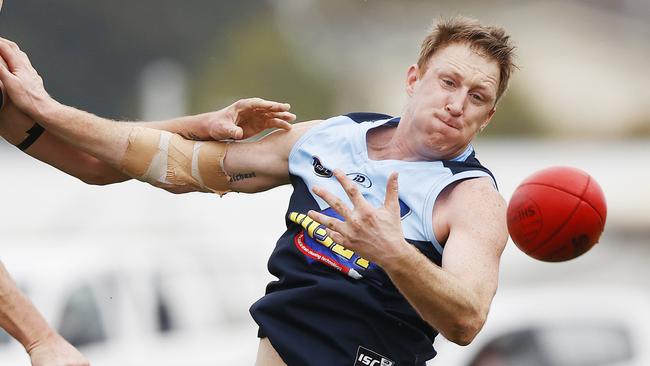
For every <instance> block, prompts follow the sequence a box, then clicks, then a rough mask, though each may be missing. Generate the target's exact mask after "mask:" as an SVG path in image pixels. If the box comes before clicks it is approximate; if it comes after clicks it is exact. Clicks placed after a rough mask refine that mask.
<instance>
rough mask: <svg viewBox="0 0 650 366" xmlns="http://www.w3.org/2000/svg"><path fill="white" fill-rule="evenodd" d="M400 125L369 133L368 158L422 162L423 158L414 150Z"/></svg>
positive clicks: (373, 130)
mask: <svg viewBox="0 0 650 366" xmlns="http://www.w3.org/2000/svg"><path fill="white" fill-rule="evenodd" d="M404 130H405V128H404V126H403V125H402V123H400V124H399V125H397V127H392V126H380V127H377V128H373V129H372V130H370V131H368V134H367V135H366V142H367V146H368V157H370V159H372V160H387V159H391V160H404V161H417V160H422V158H423V157H422V156H420V154H418V153H417V151H415V150H414V149H413V146H414V145H413V144H412V143H410V142H411V141H409V140H408V139H407V138H406V137H407V134H406V133H405V132H406V131H404Z"/></svg>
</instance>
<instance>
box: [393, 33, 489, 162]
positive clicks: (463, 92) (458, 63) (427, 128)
mask: <svg viewBox="0 0 650 366" xmlns="http://www.w3.org/2000/svg"><path fill="white" fill-rule="evenodd" d="M498 85H499V66H498V64H497V62H496V61H494V60H491V59H488V58H486V57H484V56H482V55H480V54H478V53H477V52H475V51H474V50H472V49H471V48H470V47H469V46H468V45H467V44H464V43H454V44H450V45H448V46H446V47H445V48H443V49H441V50H438V51H437V52H436V53H435V54H434V55H433V56H432V57H431V59H429V63H428V65H427V68H426V70H425V72H424V73H423V74H422V75H421V71H420V70H419V69H418V67H417V65H413V66H411V68H410V69H409V72H408V78H407V89H406V91H407V93H408V95H409V96H410V97H411V98H410V100H409V102H408V104H407V107H406V110H405V112H404V117H406V118H408V119H410V120H412V121H411V123H412V124H413V126H415V133H416V134H417V135H416V136H415V137H416V139H417V141H421V142H422V144H421V145H422V146H420V147H421V148H422V149H423V151H421V152H422V153H424V154H428V155H429V156H430V157H432V158H442V159H449V158H452V157H454V156H455V155H458V154H460V153H461V152H462V151H463V149H464V148H465V147H466V146H467V144H469V142H470V141H471V140H472V139H473V138H474V136H476V134H477V133H478V131H479V130H480V129H482V128H484V127H485V126H486V125H487V124H488V122H489V121H490V118H492V115H493V114H494V111H495V108H494V105H495V101H496V95H497V88H498Z"/></svg>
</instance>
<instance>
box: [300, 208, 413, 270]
mask: <svg viewBox="0 0 650 366" xmlns="http://www.w3.org/2000/svg"><path fill="white" fill-rule="evenodd" d="M399 206H400V216H401V218H402V219H404V218H405V217H406V216H408V215H409V214H410V213H411V209H410V208H409V207H408V206H407V205H406V204H405V203H404V202H402V200H400V201H399ZM321 213H322V214H324V215H327V216H330V217H335V218H337V219H339V220H341V221H345V219H344V218H343V217H342V216H341V215H339V214H338V212H336V211H335V210H334V209H333V208H331V207H328V208H326V209H324V210H322V211H321ZM288 219H289V221H291V222H294V223H296V224H298V225H300V226H302V228H303V230H302V231H300V232H298V233H297V234H296V235H295V237H294V240H293V241H294V244H295V246H296V248H298V250H299V251H300V252H301V253H302V254H304V255H305V257H307V260H308V262H310V263H311V262H314V261H317V262H321V263H323V264H325V265H327V266H329V267H332V268H334V269H336V270H337V271H340V272H343V273H345V274H346V275H348V276H350V277H352V278H354V279H357V280H358V279H361V278H363V272H364V271H366V270H369V269H370V270H371V269H372V268H374V267H375V264H374V263H372V262H370V261H368V260H367V259H365V258H363V257H361V256H360V255H359V254H357V253H355V252H354V251H352V250H350V249H347V248H346V247H344V246H342V245H341V244H338V243H336V242H335V241H334V240H332V238H330V237H329V235H327V231H326V230H325V229H326V227H325V225H323V224H321V223H320V222H318V221H315V220H312V218H311V217H309V216H307V215H305V214H302V213H299V212H289V214H288Z"/></svg>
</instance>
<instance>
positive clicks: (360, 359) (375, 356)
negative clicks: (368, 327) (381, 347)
mask: <svg viewBox="0 0 650 366" xmlns="http://www.w3.org/2000/svg"><path fill="white" fill-rule="evenodd" d="M354 366H397V364H395V361H393V360H390V359H388V358H387V357H384V356H382V355H380V354H379V353H377V352H374V351H371V350H369V349H367V348H365V347H362V346H359V348H358V349H357V357H356V358H355V361H354Z"/></svg>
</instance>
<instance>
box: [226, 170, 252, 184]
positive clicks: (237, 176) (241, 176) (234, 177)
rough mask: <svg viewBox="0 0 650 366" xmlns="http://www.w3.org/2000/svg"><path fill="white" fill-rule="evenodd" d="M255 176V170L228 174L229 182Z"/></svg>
mask: <svg viewBox="0 0 650 366" xmlns="http://www.w3.org/2000/svg"><path fill="white" fill-rule="evenodd" d="M250 178H255V172H250V173H237V174H233V175H231V176H230V183H232V182H239V181H240V180H244V179H250Z"/></svg>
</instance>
